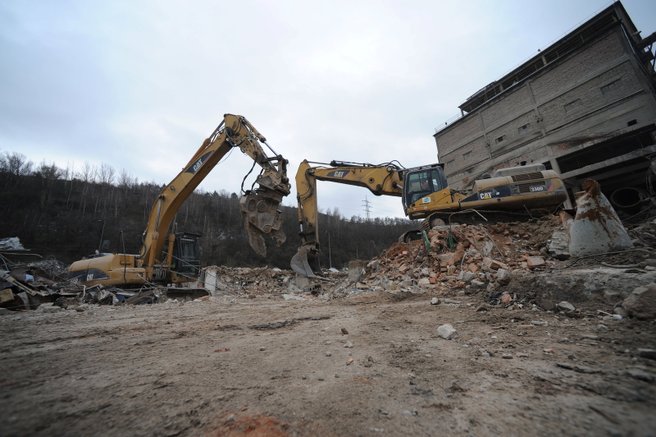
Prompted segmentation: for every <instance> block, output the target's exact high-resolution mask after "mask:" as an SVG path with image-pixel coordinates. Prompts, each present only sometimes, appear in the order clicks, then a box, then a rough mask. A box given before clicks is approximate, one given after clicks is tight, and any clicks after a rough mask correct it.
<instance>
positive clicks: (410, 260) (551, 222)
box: [362, 217, 562, 289]
mask: <svg viewBox="0 0 656 437" xmlns="http://www.w3.org/2000/svg"><path fill="white" fill-rule="evenodd" d="M561 228H562V225H561V222H560V220H559V219H558V217H545V218H541V219H535V220H533V221H530V222H521V223H495V224H489V225H488V224H484V225H483V224H479V225H465V224H462V225H453V226H440V227H437V228H433V229H431V230H430V231H428V232H427V235H426V237H425V238H424V239H423V240H418V241H412V242H410V243H396V244H394V245H393V246H392V247H390V248H389V249H388V250H387V251H385V252H384V253H383V254H382V255H381V256H380V257H379V258H377V259H374V260H372V261H371V262H370V263H369V264H368V266H367V274H366V276H365V278H364V279H363V281H362V282H364V283H369V284H372V283H373V285H377V284H384V283H389V282H390V281H391V282H394V283H398V284H399V285H400V286H401V287H402V288H403V287H405V286H412V285H419V286H428V287H431V286H432V287H433V288H474V289H477V288H488V289H493V288H494V287H495V286H496V285H504V284H507V283H508V282H510V279H511V276H512V275H514V274H516V273H517V272H522V271H535V270H544V269H545V268H549V267H553V266H554V265H555V263H556V261H554V260H553V259H551V256H550V255H549V248H548V247H549V244H550V242H551V237H552V235H553V234H554V231H558V230H560V229H561ZM490 284H491V285H490Z"/></svg>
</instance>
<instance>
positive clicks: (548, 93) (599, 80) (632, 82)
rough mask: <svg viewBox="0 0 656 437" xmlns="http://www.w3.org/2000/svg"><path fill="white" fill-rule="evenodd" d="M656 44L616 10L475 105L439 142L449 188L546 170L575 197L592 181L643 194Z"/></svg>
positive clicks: (655, 120) (655, 88) (655, 149)
mask: <svg viewBox="0 0 656 437" xmlns="http://www.w3.org/2000/svg"><path fill="white" fill-rule="evenodd" d="M655 40H656V33H652V34H651V35H650V36H648V37H646V38H644V39H643V38H641V36H640V32H639V31H638V30H637V29H636V28H635V25H634V24H633V22H632V21H631V18H630V17H629V16H628V14H627V12H626V10H625V9H624V6H623V5H622V4H621V3H620V2H616V3H613V4H612V5H611V6H609V7H608V8H606V9H604V10H603V11H602V12H600V13H599V14H597V15H596V16H594V17H592V18H591V19H590V20H588V21H587V22H585V23H584V24H582V25H581V26H579V27H578V28H577V29H575V30H574V31H572V32H570V33H569V34H567V35H565V36H564V37H563V38H561V39H560V40H559V41H557V42H556V43H554V44H553V45H551V46H550V47H548V48H546V49H544V50H542V51H540V52H539V53H538V54H537V55H536V56H534V57H532V58H531V59H529V60H528V61H526V62H525V63H524V64H522V65H521V66H519V67H518V68H516V69H514V70H513V71H511V72H510V73H508V74H507V75H505V76H503V77H502V78H500V79H498V80H497V81H495V82H492V83H491V84H489V85H487V86H486V87H484V88H483V89H481V90H480V91H478V92H477V93H475V94H474V95H473V96H471V97H469V98H468V99H467V100H466V101H465V102H464V103H463V104H462V105H460V107H459V108H460V110H461V115H462V116H461V117H460V118H459V119H457V120H456V121H454V122H452V123H451V124H449V125H447V126H446V127H444V128H442V129H440V130H439V131H437V132H436V133H435V135H434V137H435V141H436V143H437V149H438V157H439V161H440V162H442V163H444V164H445V167H446V168H445V170H446V174H447V178H448V180H449V183H450V184H451V185H452V186H455V187H456V188H466V187H467V186H468V185H469V184H470V183H471V182H472V181H473V180H475V179H477V178H481V177H485V175H486V174H489V173H491V172H492V171H493V170H495V169H498V168H503V167H509V166H515V165H522V164H523V163H526V164H530V163H543V164H544V165H545V166H546V167H547V168H553V169H555V170H556V171H558V172H560V173H561V175H562V177H563V178H564V179H565V180H566V182H567V184H568V187H570V188H571V189H572V190H578V189H579V184H580V182H582V181H583V179H585V178H588V177H592V178H594V179H596V180H598V181H599V182H600V183H601V185H602V188H603V189H604V191H605V192H607V193H612V192H613V191H614V190H616V189H618V188H621V187H626V186H639V185H641V184H642V185H643V186H644V184H645V177H646V174H647V173H648V171H649V167H650V162H651V156H652V155H653V156H656V75H655V74H654V52H653V50H654V45H653V44H654V41H655ZM655 179H656V178H655Z"/></svg>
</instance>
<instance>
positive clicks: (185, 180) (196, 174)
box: [140, 114, 290, 278]
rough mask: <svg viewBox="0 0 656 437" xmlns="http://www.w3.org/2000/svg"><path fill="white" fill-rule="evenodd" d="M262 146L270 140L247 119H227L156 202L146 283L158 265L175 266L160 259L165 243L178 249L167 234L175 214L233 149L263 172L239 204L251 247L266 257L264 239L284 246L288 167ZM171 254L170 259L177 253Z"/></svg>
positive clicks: (144, 256) (144, 253) (145, 256)
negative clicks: (282, 219) (270, 236)
mask: <svg viewBox="0 0 656 437" xmlns="http://www.w3.org/2000/svg"><path fill="white" fill-rule="evenodd" d="M260 142H261V143H264V144H266V138H264V136H262V135H261V134H260V133H259V132H258V131H257V129H255V127H254V126H253V125H252V124H251V123H250V122H249V121H248V120H246V118H245V117H242V116H240V115H233V114H225V115H224V117H223V121H222V122H221V124H220V125H219V126H218V127H217V128H216V129H215V130H214V132H213V133H212V135H210V137H209V138H207V139H206V140H205V141H203V144H202V145H201V146H200V147H199V149H198V150H197V151H196V153H195V154H194V156H193V157H192V158H191V159H190V160H189V162H188V163H187V165H186V166H185V167H184V168H183V170H182V171H181V172H180V173H179V174H178V175H177V176H176V177H175V178H174V179H173V180H172V181H171V182H170V183H169V184H168V185H167V186H166V187H165V188H164V189H163V190H162V192H161V193H160V194H159V196H157V199H156V201H155V203H154V205H153V207H152V209H151V212H150V217H149V219H148V224H147V227H146V230H145V232H144V239H143V246H142V248H141V255H140V258H141V260H142V263H143V267H144V269H145V271H146V277H147V278H152V277H153V273H154V272H153V269H154V267H155V266H156V265H160V264H165V265H171V261H172V260H171V259H167V260H162V259H158V257H159V256H161V254H162V249H163V248H164V244H165V243H167V242H168V244H169V245H171V246H172V244H173V240H174V238H175V235H174V234H173V233H171V234H169V233H168V231H169V228H170V226H171V223H172V222H173V219H174V217H175V214H176V213H177V212H178V210H179V209H180V206H181V205H182V203H183V202H184V201H185V199H187V197H189V195H190V194H191V193H192V192H193V191H194V189H196V187H198V184H200V182H201V181H202V180H203V179H205V177H206V176H207V174H208V173H209V172H210V171H211V170H212V169H213V168H214V166H216V164H217V163H218V162H219V161H220V160H221V159H222V158H223V157H224V156H225V155H226V154H227V153H228V152H229V151H230V150H231V149H232V148H233V147H239V149H240V150H241V151H242V152H243V153H245V154H246V155H248V156H250V157H251V158H252V159H253V161H255V163H257V164H259V165H260V166H261V167H262V169H263V171H262V173H261V174H260V175H259V176H258V178H257V180H256V183H257V184H259V188H257V189H256V190H254V191H252V192H247V193H246V195H245V196H244V198H242V201H241V202H240V203H241V205H242V212H244V213H245V215H246V217H245V223H244V225H245V227H246V231H247V233H248V235H249V242H251V246H253V249H254V250H255V251H256V252H258V253H259V254H261V255H264V254H266V246H265V245H264V242H263V237H262V236H261V233H273V234H274V237H275V238H277V240H278V241H279V242H284V240H285V236H284V233H282V230H281V228H280V218H279V214H277V207H278V204H279V203H280V201H281V200H282V198H283V197H284V196H286V195H288V194H289V192H290V184H289V179H288V178H287V174H286V173H287V168H286V165H287V161H286V160H285V159H283V158H282V156H280V155H276V156H274V157H272V158H270V157H268V156H267V154H266V152H265V151H264V150H263V149H262V147H261V145H260ZM267 146H268V145H267ZM244 199H245V200H244ZM258 205H259V207H260V208H259V209H260V211H259V213H260V214H259V215H260V216H263V217H260V218H258V217H257V215H258V214H257V212H258ZM281 240H282V241H281ZM167 252H168V255H167V256H168V257H169V258H170V257H171V254H172V250H168V251H167Z"/></svg>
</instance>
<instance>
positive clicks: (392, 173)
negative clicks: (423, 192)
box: [291, 160, 403, 277]
mask: <svg viewBox="0 0 656 437" xmlns="http://www.w3.org/2000/svg"><path fill="white" fill-rule="evenodd" d="M400 172H401V168H400V166H398V165H397V164H394V163H387V164H380V165H371V164H359V163H350V162H336V161H332V162H331V163H330V166H329V167H325V166H321V165H319V166H315V167H312V166H311V165H310V162H308V161H307V160H304V161H303V162H301V164H300V165H299V167H298V171H297V172H296V191H297V200H298V222H299V226H300V236H301V246H300V248H299V251H298V252H297V254H296V255H294V257H293V258H292V262H291V266H292V269H293V270H294V271H296V272H297V273H299V274H301V275H303V276H310V277H312V276H314V274H313V273H312V268H311V267H310V263H311V262H313V261H312V260H313V259H314V254H316V252H317V251H318V249H319V222H318V208H317V181H331V182H337V183H340V184H347V185H355V186H358V187H365V188H368V189H369V191H371V192H372V193H373V194H375V195H376V196H381V195H387V196H399V197H400V196H402V195H403V179H402V175H401V173H400Z"/></svg>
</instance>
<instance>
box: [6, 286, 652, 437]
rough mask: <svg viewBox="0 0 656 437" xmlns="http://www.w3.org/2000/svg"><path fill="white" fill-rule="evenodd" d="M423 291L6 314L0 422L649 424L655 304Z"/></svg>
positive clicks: (633, 431)
mask: <svg viewBox="0 0 656 437" xmlns="http://www.w3.org/2000/svg"><path fill="white" fill-rule="evenodd" d="M431 297H433V296H432V295H431V293H430V292H428V293H424V294H420V295H416V294H411V293H397V294H389V293H385V292H365V293H362V294H358V295H354V296H350V297H345V298H340V299H334V300H324V299H321V298H320V297H314V296H312V295H309V294H305V295H303V298H304V299H305V300H302V301H296V300H289V301H288V300H284V299H283V298H282V296H281V295H279V294H269V295H267V294H266V293H265V294H262V295H259V296H254V297H253V296H252V298H249V297H247V296H245V297H244V296H241V297H234V296H233V297H230V296H222V297H213V298H210V299H208V300H205V301H193V302H184V303H183V302H171V301H169V302H167V303H161V304H156V305H141V306H97V305H83V306H81V307H78V309H77V310H76V309H67V310H63V309H62V310H58V309H53V310H52V311H53V312H47V311H45V310H43V309H42V310H37V311H32V312H16V313H11V314H9V315H4V316H2V317H0V332H2V343H1V346H0V365H1V368H2V376H1V377H0V399H1V402H2V414H1V415H0V434H1V435H5V436H11V435H17V436H18V435H42V436H52V435H112V436H113V435H115V436H124V435H164V436H176V435H184V436H196V435H208V436H223V435H228V436H242V435H249V436H264V435H267V436H269V435H273V436H287V435H289V436H295V435H301V436H314V435H326V436H331V435H334V436H345V435H349V436H351V435H353V436H359V435H361V436H378V435H473V436H483V435H602V436H603V435H611V436H620V435H635V436H647V435H654V432H655V430H656V414H654V411H656V383H655V378H656V361H654V360H653V359H650V358H647V357H644V356H640V353H639V351H638V349H640V348H652V349H653V348H654V347H655V346H656V326H655V324H654V322H650V321H637V320H633V319H629V318H622V319H621V320H618V318H617V317H615V318H613V317H612V316H610V315H609V314H610V313H609V314H604V313H600V312H597V309H603V310H606V311H607V312H609V311H612V306H611V307H610V308H608V307H603V306H600V305H599V304H597V303H595V302H589V303H588V304H587V305H588V306H587V307H584V308H582V309H580V310H577V313H576V317H574V318H572V317H567V316H565V315H563V314H561V313H554V312H547V311H544V310H540V309H538V308H535V307H533V306H532V305H530V304H526V305H514V306H511V307H510V308H506V307H503V306H498V305H497V306H494V305H488V304H486V302H485V298H484V296H483V294H474V295H462V294H460V295H457V294H456V295H453V296H450V297H447V296H444V295H441V296H440V300H441V302H440V303H439V304H438V305H431V304H430V300H431ZM520 307H521V308H520ZM44 308H45V309H47V307H45V306H44ZM444 323H450V324H452V325H453V327H454V328H455V329H456V330H457V334H456V336H455V337H454V338H453V339H451V340H445V339H443V338H440V337H439V336H438V335H437V327H438V326H440V325H442V324H444ZM643 355H644V354H643Z"/></svg>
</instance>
